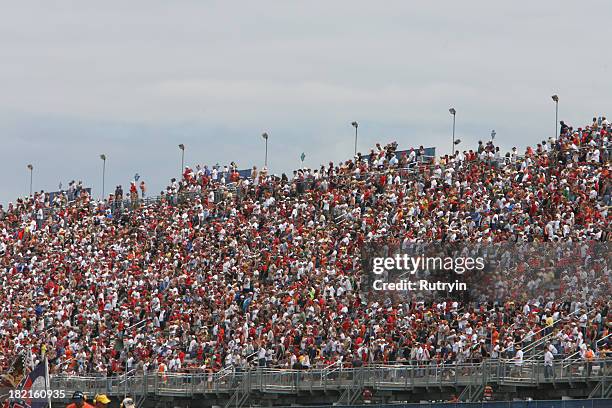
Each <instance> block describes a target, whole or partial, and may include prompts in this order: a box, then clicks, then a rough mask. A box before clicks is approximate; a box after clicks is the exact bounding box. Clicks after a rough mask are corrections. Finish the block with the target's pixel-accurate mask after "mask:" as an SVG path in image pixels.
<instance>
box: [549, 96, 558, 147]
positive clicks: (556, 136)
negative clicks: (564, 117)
mask: <svg viewBox="0 0 612 408" xmlns="http://www.w3.org/2000/svg"><path fill="white" fill-rule="evenodd" d="M551 98H552V100H553V101H555V140H557V138H558V137H559V95H557V94H554V95H553V96H551Z"/></svg>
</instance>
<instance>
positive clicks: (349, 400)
mask: <svg viewBox="0 0 612 408" xmlns="http://www.w3.org/2000/svg"><path fill="white" fill-rule="evenodd" d="M364 379H365V370H364V369H363V368H362V369H361V370H356V371H353V381H352V384H349V386H348V387H347V388H346V389H345V390H344V391H343V392H342V394H341V395H340V399H338V402H337V403H336V404H335V405H355V404H356V403H357V401H358V400H359V398H360V397H361V395H362V394H363V385H364Z"/></svg>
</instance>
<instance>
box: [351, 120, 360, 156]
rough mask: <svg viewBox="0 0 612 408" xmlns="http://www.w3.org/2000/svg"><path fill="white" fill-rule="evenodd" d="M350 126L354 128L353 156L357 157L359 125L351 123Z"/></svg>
mask: <svg viewBox="0 0 612 408" xmlns="http://www.w3.org/2000/svg"><path fill="white" fill-rule="evenodd" d="M351 126H353V127H354V128H355V154H354V155H355V156H357V129H358V128H359V123H357V122H353V123H351Z"/></svg>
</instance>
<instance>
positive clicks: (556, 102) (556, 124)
mask: <svg viewBox="0 0 612 408" xmlns="http://www.w3.org/2000/svg"><path fill="white" fill-rule="evenodd" d="M558 137H559V99H557V100H556V101H555V140H557V138H558Z"/></svg>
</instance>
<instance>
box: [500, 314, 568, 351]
mask: <svg viewBox="0 0 612 408" xmlns="http://www.w3.org/2000/svg"><path fill="white" fill-rule="evenodd" d="M578 311H579V310H578V309H577V310H574V311H573V312H572V313H570V314H568V315H566V316H563V317H560V318H559V319H557V320H555V321H553V324H552V326H546V327H543V328H541V329H540V330H538V331H537V332H535V333H533V334H532V335H531V336H529V337H533V336H535V335H536V334H538V333H540V332H541V331H543V330H546V329H547V328H548V327H553V326H554V325H555V324H557V323H559V322H560V321H561V320H563V319H566V318H568V317H570V316H571V315H573V314H575V313H576V312H578ZM510 327H512V326H510ZM551 334H552V333H551ZM551 334H547V335H546V336H544V337H542V338H539V339H536V340H534V341H532V342H531V343H529V344H528V345H527V346H525V349H524V350H523V352H527V351H530V350H531V348H530V347H531V346H532V345H533V344H534V343H538V342H540V341H541V340H542V339H544V338H546V337H548V336H550V335H551ZM527 337H528V336H524V337H523V338H522V339H521V340H520V343H523V342H524V341H525V339H526V338H527ZM540 344H541V343H539V344H537V345H535V347H537V346H539V345H540ZM507 350H508V348H507V347H506V348H504V349H503V350H500V353H503V352H505V351H507Z"/></svg>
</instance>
